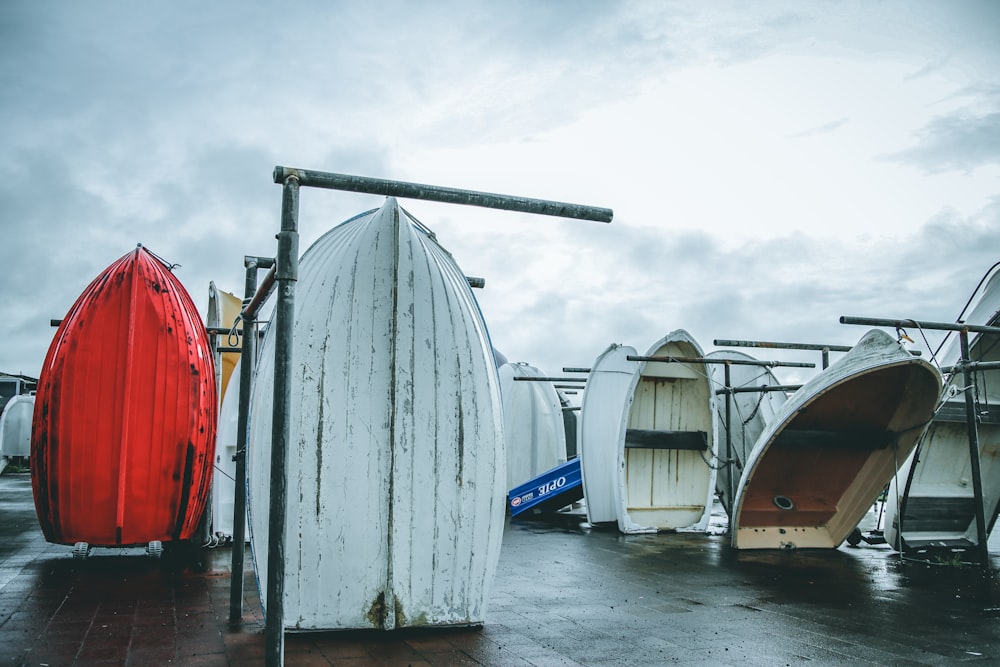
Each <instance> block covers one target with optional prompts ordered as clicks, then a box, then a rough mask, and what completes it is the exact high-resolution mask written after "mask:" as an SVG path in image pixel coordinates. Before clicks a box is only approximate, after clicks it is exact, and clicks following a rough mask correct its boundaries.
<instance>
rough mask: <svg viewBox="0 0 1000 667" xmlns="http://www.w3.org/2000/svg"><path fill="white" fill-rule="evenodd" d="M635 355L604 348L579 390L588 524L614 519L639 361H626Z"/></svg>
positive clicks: (614, 347)
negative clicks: (624, 439) (629, 410)
mask: <svg viewBox="0 0 1000 667" xmlns="http://www.w3.org/2000/svg"><path fill="white" fill-rule="evenodd" d="M635 354H637V353H636V351H635V348H633V347H627V346H623V345H611V346H610V347H608V349H606V350H605V351H604V352H602V353H601V354H600V355H599V356H598V357H597V359H596V360H595V361H594V363H593V365H592V366H591V369H590V374H589V375H588V376H587V386H586V388H585V389H584V391H583V400H582V404H581V407H580V424H579V428H578V430H577V437H578V445H577V451H578V453H579V456H580V472H581V474H582V477H583V498H584V500H585V501H586V505H587V520H588V521H589V522H590V523H594V524H600V523H609V522H612V521H614V522H617V521H618V507H619V504H618V502H617V501H616V491H615V485H616V484H617V483H618V476H617V474H615V473H616V471H617V470H618V469H619V468H620V466H621V457H620V454H619V449H620V447H621V438H622V434H623V432H624V429H625V419H626V417H627V415H628V407H629V406H630V405H631V402H632V396H631V392H630V389H631V387H632V384H633V379H634V378H635V374H636V373H637V372H638V369H639V362H637V361H628V360H627V359H626V357H627V356H629V355H632V356H634V355H635Z"/></svg>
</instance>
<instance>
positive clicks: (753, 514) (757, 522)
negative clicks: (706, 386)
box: [730, 330, 941, 549]
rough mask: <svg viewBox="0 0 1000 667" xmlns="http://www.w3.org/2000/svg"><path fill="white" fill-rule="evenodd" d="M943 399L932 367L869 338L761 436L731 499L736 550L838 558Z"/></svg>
mask: <svg viewBox="0 0 1000 667" xmlns="http://www.w3.org/2000/svg"><path fill="white" fill-rule="evenodd" d="M940 391H941V375H940V373H939V372H938V371H937V369H936V368H935V367H934V366H932V365H931V364H929V363H927V362H926V361H924V360H922V359H920V358H919V357H915V356H913V355H912V354H910V352H909V351H908V350H907V349H906V348H904V347H903V346H902V345H901V344H900V343H899V342H897V341H896V340H895V339H894V338H892V337H891V336H889V335H888V334H887V333H885V332H884V331H880V330H872V331H869V332H868V333H867V334H865V335H864V337H862V338H861V340H860V341H859V342H858V343H857V344H856V345H855V346H854V347H853V348H851V350H850V351H849V352H848V353H847V354H845V355H844V356H843V357H841V358H840V359H839V360H838V361H837V362H836V363H834V364H832V365H830V366H829V367H828V368H826V369H825V370H824V371H822V372H821V373H819V374H818V375H816V376H814V377H813V378H812V379H811V380H809V381H808V382H806V383H805V384H804V385H802V387H801V388H800V389H799V390H798V391H796V392H795V393H794V394H792V395H791V396H790V397H789V398H788V400H787V401H786V402H785V404H784V405H783V406H781V408H780V409H779V410H778V412H777V413H776V414H775V416H774V418H773V420H772V421H771V422H770V423H769V424H768V425H767V427H766V428H765V429H764V431H763V433H761V435H760V437H759V438H758V440H757V443H756V444H755V445H754V448H753V450H752V451H751V452H750V455H749V457H748V460H747V463H746V468H745V469H744V471H743V476H742V478H741V479H740V484H739V490H738V491H737V495H736V502H735V511H734V512H733V514H732V519H731V522H730V533H731V535H732V544H733V546H734V547H736V548H737V549H795V548H831V549H832V548H836V547H837V546H838V545H840V543H841V542H843V541H844V539H846V538H847V536H848V535H849V534H850V533H851V531H852V530H854V528H855V527H856V526H857V525H858V522H859V521H860V520H861V518H862V517H863V516H864V514H865V512H866V511H868V509H869V508H870V507H871V506H872V505H873V503H874V502H875V500H876V498H877V497H878V496H879V494H880V493H881V492H882V490H883V489H884V488H885V486H886V484H888V482H889V480H890V479H891V478H892V476H893V474H894V473H895V472H896V470H897V469H898V468H899V466H900V465H902V463H903V461H904V460H906V457H907V456H908V455H909V454H910V452H911V451H912V450H913V447H914V446H915V444H916V442H917V439H918V438H919V437H920V435H921V434H922V433H923V432H924V430H925V429H926V428H927V425H928V423H929V422H930V419H931V415H932V414H933V412H934V407H935V405H936V404H937V401H938V395H939V393H940Z"/></svg>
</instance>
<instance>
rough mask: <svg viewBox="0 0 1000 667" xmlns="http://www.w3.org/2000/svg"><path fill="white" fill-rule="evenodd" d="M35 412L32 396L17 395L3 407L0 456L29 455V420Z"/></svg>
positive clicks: (0, 429)
mask: <svg viewBox="0 0 1000 667" xmlns="http://www.w3.org/2000/svg"><path fill="white" fill-rule="evenodd" d="M34 410H35V397H34V395H32V394H18V395H16V396H14V397H12V398H11V399H10V400H9V401H7V404H6V405H4V406H3V413H2V414H0V456H7V457H13V456H29V455H30V454H31V420H32V415H33V413H34Z"/></svg>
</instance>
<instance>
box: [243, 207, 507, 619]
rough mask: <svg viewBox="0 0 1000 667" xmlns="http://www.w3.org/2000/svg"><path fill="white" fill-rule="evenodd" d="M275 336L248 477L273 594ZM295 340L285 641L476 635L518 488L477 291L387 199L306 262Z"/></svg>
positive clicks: (258, 549)
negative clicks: (414, 631) (377, 633)
mask: <svg viewBox="0 0 1000 667" xmlns="http://www.w3.org/2000/svg"><path fill="white" fill-rule="evenodd" d="M271 333H272V332H270V331H269V332H268V335H267V336H265V339H264V341H263V344H262V347H261V357H260V358H261V363H260V367H259V369H258V372H257V376H256V380H255V384H254V388H253V399H252V405H251V420H252V423H251V429H250V431H251V432H250V436H251V443H250V457H249V461H248V464H249V489H250V498H249V506H250V526H251V531H252V534H251V535H252V536H251V541H252V544H253V551H254V562H255V566H256V570H257V576H258V582H259V584H260V587H261V590H262V591H266V590H267V562H268V558H269V557H270V556H269V554H268V549H267V538H268V511H269V509H268V508H269V507H270V506H271V505H272V504H273V503H272V500H271V498H270V479H269V474H270V456H271V454H270V451H271V423H272V410H273V408H272V405H273V379H272V378H273V376H274V370H273V363H274V344H275V341H274V338H273V336H272V335H271ZM293 339H294V342H293V346H294V347H293V361H292V364H293V366H292V368H293V370H292V373H293V387H292V394H291V405H292V412H291V414H292V422H291V425H290V430H291V433H290V439H289V443H290V445H289V451H288V464H287V474H288V489H289V493H288V498H287V515H286V516H287V532H286V562H285V573H286V578H285V582H284V588H285V599H284V605H283V608H284V617H285V624H286V627H287V628H289V629H291V630H338V629H355V628H357V629H364V628H374V629H384V630H389V629H394V628H402V627H414V626H442V625H478V624H481V623H482V622H483V621H484V616H485V612H486V603H487V600H488V598H489V591H490V588H491V586H492V581H493V576H494V573H495V571H496V565H497V561H498V559H499V549H500V539H501V535H502V532H503V521H504V513H505V493H506V489H505V488H504V486H505V485H504V482H505V481H506V472H505V453H504V438H503V415H502V409H501V402H500V390H499V380H498V377H497V369H496V366H495V362H494V357H493V353H492V350H491V346H490V342H489V339H488V335H487V332H486V327H485V324H484V322H483V319H482V316H481V314H480V313H479V309H478V306H477V304H476V302H475V299H474V297H473V296H472V292H471V291H470V288H469V286H468V283H467V281H466V279H465V276H464V275H463V274H462V272H461V271H460V270H459V268H458V266H457V265H456V264H455V262H454V260H453V259H452V258H451V256H450V255H449V254H448V253H447V252H446V251H445V250H444V249H443V248H441V247H440V246H439V245H438V244H437V242H436V240H435V238H434V236H433V235H432V234H431V233H430V232H429V231H428V230H426V228H423V227H422V226H421V225H420V224H419V223H417V222H416V221H414V220H413V219H412V218H411V217H410V216H409V215H408V214H407V213H406V212H405V211H403V210H402V209H401V208H400V207H399V205H398V204H397V203H396V201H395V200H394V199H391V198H390V199H388V200H387V201H386V203H385V205H384V206H383V207H382V208H380V209H379V210H377V211H374V212H369V213H366V214H362V215H360V216H357V217H356V218H354V219H352V220H349V221H347V222H345V223H344V224H342V225H339V226H338V227H335V228H334V229H332V230H330V231H329V232H328V233H327V234H325V235H324V236H323V237H321V238H320V239H319V240H318V241H316V243H315V244H313V246H312V247H311V248H310V249H309V250H308V251H307V252H306V253H305V254H304V255H303V257H302V261H301V263H300V265H299V279H298V288H297V291H296V296H295V323H294V334H293ZM261 597H262V599H263V601H264V604H265V605H266V604H267V603H268V601H267V600H266V593H262V595H261Z"/></svg>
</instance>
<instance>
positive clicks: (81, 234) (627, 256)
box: [0, 0, 1000, 380]
mask: <svg viewBox="0 0 1000 667" xmlns="http://www.w3.org/2000/svg"><path fill="white" fill-rule="evenodd" d="M998 35H1000V3H996V2H992V1H988V0H983V1H981V2H974V1H960V0H950V1H949V2H935V1H928V2H919V1H914V0H909V1H907V2H898V1H887V2H852V1H845V2H817V3H806V2H798V1H795V2H777V1H776V2H765V3H744V2H685V3H681V2H653V1H650V2H586V1H574V2H570V1H552V2H537V1H535V0H531V1H523V2H473V1H470V0H460V1H457V2H427V3H416V2H392V1H389V2H379V3H346V2H333V1H330V2H311V1H307V0H299V1H297V2H292V3H287V2H256V3H249V2H207V3H206V2H187V1H180V2H178V1H173V2H159V3H140V4H136V3H126V2H98V1H88V2H46V1H39V0H6V1H5V2H3V3H2V4H0V90H2V91H3V94H2V97H0V142H2V151H0V229H2V243H0V261H2V266H3V267H4V273H3V280H2V282H0V285H2V287H0V290H2V291H0V294H2V309H3V311H2V317H0V340H2V341H3V343H2V345H0V371H5V372H14V373H25V374H28V375H36V376H37V374H38V372H39V370H40V368H41V364H42V361H43V358H44V355H45V351H46V349H47V347H48V344H49V342H50V341H51V338H52V334H53V331H54V330H53V329H52V328H51V327H50V326H49V320H50V319H52V318H61V317H63V316H64V315H65V313H66V311H67V310H68V308H69V307H70V306H71V304H72V302H73V301H74V300H75V299H76V297H77V296H78V295H79V294H80V293H81V292H82V290H83V289H84V288H85V286H86V285H87V284H88V283H89V282H90V281H91V280H92V279H93V278H94V277H95V276H96V275H97V274H98V273H99V272H100V271H101V270H103V269H104V268H105V267H106V266H107V265H108V264H110V263H111V262H112V261H113V260H115V259H116V258H118V257H119V256H121V255H123V254H124V253H126V252H128V251H129V250H131V249H132V248H134V247H135V244H136V243H142V244H143V245H145V246H146V247H148V248H150V249H151V250H152V251H153V252H155V253H156V254H158V255H160V256H162V257H164V258H166V259H167V260H168V261H170V262H174V263H177V264H180V267H179V268H177V269H176V274H177V275H178V276H179V277H180V279H181V280H182V282H183V283H184V285H185V286H186V288H187V289H188V291H189V292H190V293H191V295H192V297H193V298H194V300H195V302H196V303H198V304H199V306H200V308H201V309H202V312H203V313H204V309H205V306H206V304H207V294H208V284H209V281H210V280H214V281H215V282H216V284H217V285H219V287H220V288H221V289H223V290H226V291H230V292H234V293H236V294H238V295H242V291H243V280H244V269H243V256H244V255H264V256H273V254H274V252H275V240H274V234H275V232H276V231H277V229H278V226H279V213H280V200H281V191H280V187H279V186H277V185H274V184H273V183H272V181H271V172H272V169H273V168H274V166H275V165H284V166H291V167H301V168H307V169H316V170H321V171H333V172H341V173H348V174H356V175H361V176H372V177H377V178H387V179H399V180H407V181H415V182H420V183H430V184H434V185H441V186H451V187H460V188H468V189H474V190H485V191H491V192H499V193H507V194H515V195H521V196H528V197H538V198H546V199H555V200H560V201H568V202H574V203H580V204H592V205H596V206H603V207H609V208H613V209H614V211H615V218H614V221H613V222H612V223H611V224H610V225H604V224H601V223H595V222H580V221H569V220H560V219H555V218H546V217H540V216H531V215H525V214H517V213H509V212H501V211H488V210H479V209H473V208H469V207H461V206H453V205H452V206H449V205H443V204H434V203H429V202H422V201H414V200H405V201H403V205H404V206H405V207H406V208H407V210H409V211H410V212H411V213H412V214H413V215H415V216H416V217H417V218H419V219H420V220H422V221H423V222H424V223H425V224H427V225H428V226H429V227H431V228H432V229H433V230H434V231H435V232H436V233H437V236H438V239H439V241H440V242H441V243H442V245H443V246H444V247H446V248H447V249H448V250H450V251H451V252H452V253H453V255H454V256H455V258H456V260H457V261H458V263H459V265H460V266H461V267H462V269H463V270H464V271H465V273H466V274H468V275H472V276H480V277H483V278H485V279H486V288H485V289H484V290H478V291H477V296H478V298H479V300H480V304H481V306H482V309H483V312H484V315H485V317H486V320H487V324H488V326H489V328H490V332H491V335H492V338H493V343H494V346H495V347H496V348H497V349H498V350H499V351H501V352H502V353H503V354H505V355H506V356H507V357H508V358H510V359H511V360H512V361H526V362H529V363H531V364H533V365H535V366H538V367H539V368H541V369H542V370H543V372H546V373H548V374H553V375H554V374H561V373H560V369H561V368H562V367H563V366H589V365H590V364H591V363H592V362H593V360H594V358H595V357H596V356H597V355H598V354H599V353H600V352H601V351H602V350H603V349H604V348H605V347H606V346H607V345H608V344H609V343H612V342H617V343H624V344H628V345H632V346H634V347H636V348H637V349H639V350H640V351H645V350H646V349H647V348H648V347H649V346H650V345H651V344H652V343H653V342H654V341H655V340H657V339H659V338H660V337H661V336H663V335H664V334H666V333H667V332H669V331H671V330H673V329H677V328H683V329H687V330H688V331H689V332H691V334H692V335H693V336H694V337H695V338H696V339H697V340H698V341H699V342H700V344H701V346H702V347H703V348H704V350H705V351H706V352H708V351H710V350H712V349H715V346H714V345H713V344H712V341H713V340H714V339H717V338H730V339H732V338H736V339H755V340H771V341H787V342H806V343H832V344H853V343H854V342H856V341H857V340H858V339H859V338H860V337H861V336H862V335H863V334H864V331H865V329H864V328H863V327H857V326H847V325H841V324H839V323H838V317H839V316H841V315H860V316H871V317H893V318H896V317H899V318H916V319H924V320H953V319H954V318H955V317H956V316H957V315H958V312H959V310H960V309H961V307H962V305H963V304H964V302H965V300H966V299H967V298H968V296H969V294H970V293H971V291H972V290H973V288H974V287H975V286H976V284H977V282H978V281H979V279H980V277H981V276H982V275H983V273H984V272H985V271H986V270H987V269H988V268H989V267H990V266H991V265H992V264H993V263H994V262H996V261H1000V40H998V38H997V37H998ZM381 201H382V198H380V197H376V196H370V195H358V194H348V193H341V192H331V191H321V190H310V189H303V191H302V197H301V211H300V213H301V215H300V230H301V232H302V238H301V245H300V247H301V249H302V250H305V249H306V248H307V247H308V245H309V244H310V243H311V242H312V241H313V240H315V239H316V238H317V237H318V236H320V235H321V234H322V233H323V232H325V231H326V230H327V229H329V228H330V227H332V226H334V225H336V224H338V223H339V222H342V221H343V220H345V219H347V218H348V217H350V216H352V215H354V214H355V213H358V212H361V211H363V210H367V209H370V208H374V207H377V206H379V205H380V203H381ZM910 333H911V335H913V332H910ZM914 338H917V336H914ZM748 352H750V353H752V354H755V356H758V357H760V358H777V357H781V358H787V359H794V360H797V361H801V360H809V361H818V355H816V356H815V357H810V356H808V355H804V354H803V353H792V354H791V355H790V356H789V354H788V353H786V354H784V355H777V354H768V353H764V354H759V353H758V352H760V351H754V350H748ZM778 375H779V379H782V380H784V379H786V378H785V377H784V376H782V375H781V373H779V374H778ZM790 379H796V378H790Z"/></svg>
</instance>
